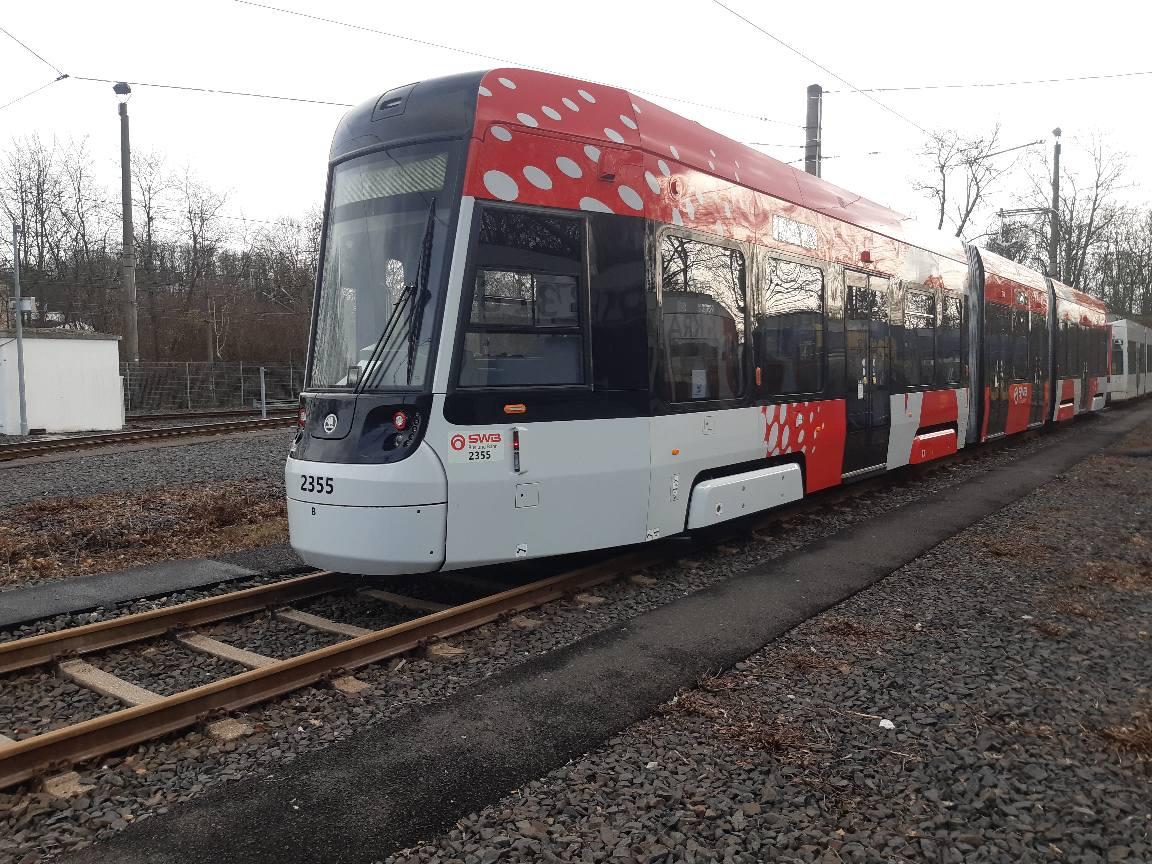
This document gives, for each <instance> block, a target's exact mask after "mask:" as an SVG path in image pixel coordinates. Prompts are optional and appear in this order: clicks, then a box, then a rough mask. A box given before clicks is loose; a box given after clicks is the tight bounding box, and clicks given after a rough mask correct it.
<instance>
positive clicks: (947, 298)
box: [936, 290, 968, 389]
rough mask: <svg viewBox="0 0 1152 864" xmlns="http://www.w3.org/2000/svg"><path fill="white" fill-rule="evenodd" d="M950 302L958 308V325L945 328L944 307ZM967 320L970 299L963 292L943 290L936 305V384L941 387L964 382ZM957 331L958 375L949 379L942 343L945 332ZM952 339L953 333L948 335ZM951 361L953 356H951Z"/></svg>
mask: <svg viewBox="0 0 1152 864" xmlns="http://www.w3.org/2000/svg"><path fill="white" fill-rule="evenodd" d="M949 303H951V304H953V305H954V306H955V307H956V310H957V316H956V327H955V328H954V329H953V328H948V329H947V330H946V329H945V328H944V307H945V306H947V305H948V304H949ZM967 320H968V300H967V298H966V297H965V296H964V295H963V294H957V293H955V292H953V291H947V290H944V291H941V292H940V297H939V303H938V304H937V306H936V386H937V387H941V388H948V389H950V388H953V387H960V386H962V385H963V383H964V364H965V363H966V362H967V354H966V351H965V348H966V346H967V344H968V343H967V332H968V328H967ZM953 332H954V333H955V339H956V355H955V363H956V377H955V379H954V380H952V379H949V377H948V373H947V371H946V370H947V369H948V363H945V362H942V358H941V350H940V343H941V341H942V336H943V334H945V333H947V334H952V333H953ZM948 338H949V339H951V338H952V337H951V335H949V336H948ZM949 362H951V357H949Z"/></svg>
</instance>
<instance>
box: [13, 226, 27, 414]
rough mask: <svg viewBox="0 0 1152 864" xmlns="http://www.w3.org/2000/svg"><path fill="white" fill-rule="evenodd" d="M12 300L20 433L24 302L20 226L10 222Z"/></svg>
mask: <svg viewBox="0 0 1152 864" xmlns="http://www.w3.org/2000/svg"><path fill="white" fill-rule="evenodd" d="M12 300H13V304H12V305H13V306H14V307H15V312H16V377H17V380H18V382H19V383H18V384H17V389H18V390H19V393H20V434H21V435H27V434H28V400H27V397H26V394H25V392H24V302H23V299H22V298H21V297H20V226H19V225H17V224H16V223H15V222H13V223H12Z"/></svg>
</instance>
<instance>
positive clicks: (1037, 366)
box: [1028, 312, 1048, 381]
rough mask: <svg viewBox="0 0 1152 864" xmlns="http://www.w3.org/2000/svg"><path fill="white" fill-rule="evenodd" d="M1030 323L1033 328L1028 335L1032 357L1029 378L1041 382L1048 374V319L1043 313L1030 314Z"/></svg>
mask: <svg viewBox="0 0 1152 864" xmlns="http://www.w3.org/2000/svg"><path fill="white" fill-rule="evenodd" d="M1028 323H1029V325H1030V327H1031V328H1032V329H1031V331H1030V332H1029V334H1028V346H1029V354H1030V355H1031V357H1032V365H1031V369H1030V370H1029V376H1028V377H1029V378H1030V379H1031V380H1034V381H1039V380H1040V379H1041V378H1043V377H1044V376H1045V375H1047V374H1048V319H1047V318H1046V317H1045V315H1044V313H1043V312H1029V313H1028Z"/></svg>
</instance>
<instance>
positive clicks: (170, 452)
mask: <svg viewBox="0 0 1152 864" xmlns="http://www.w3.org/2000/svg"><path fill="white" fill-rule="evenodd" d="M291 441H292V436H291V435H290V434H289V433H287V432H284V431H282V430H277V431H275V432H259V433H246V434H245V435H244V436H242V437H240V436H237V437H221V438H206V439H202V440H199V441H196V442H189V443H181V444H176V445H165V446H157V447H143V448H136V449H131V450H119V449H117V450H114V451H95V452H92V451H89V452H80V453H76V454H74V455H69V456H68V458H63V459H52V460H48V459H45V460H41V461H36V462H29V463H23V464H20V465H12V466H3V465H0V481H2V482H0V507H6V506H11V505H13V504H20V503H23V502H25V501H35V500H38V499H43V498H60V497H66V496H84V495H99V494H101V493H105V492H128V491H133V490H137V489H160V488H166V487H170V486H180V485H183V484H187V483H204V482H207V481H210V480H247V479H249V478H260V479H263V480H266V481H267V482H268V483H269V484H271V485H272V486H273V487H275V488H276V489H280V490H283V488H284V460H285V459H286V458H287V456H288V447H289V445H290V444H291Z"/></svg>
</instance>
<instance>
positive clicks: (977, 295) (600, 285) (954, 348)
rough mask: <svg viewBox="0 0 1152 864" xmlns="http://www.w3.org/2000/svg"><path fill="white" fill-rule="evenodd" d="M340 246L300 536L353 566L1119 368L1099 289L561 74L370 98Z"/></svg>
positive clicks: (699, 524)
mask: <svg viewBox="0 0 1152 864" xmlns="http://www.w3.org/2000/svg"><path fill="white" fill-rule="evenodd" d="M322 244H323V245H322V249H321V261H322V264H321V270H320V274H319V278H318V285H317V290H316V298H315V304H314V309H313V318H312V328H311V343H310V349H309V371H308V378H307V382H306V385H305V390H304V393H303V395H302V397H301V407H300V427H299V430H298V433H297V436H296V439H295V442H294V443H293V446H292V449H291V453H290V454H289V458H288V460H287V465H286V468H285V479H286V483H287V495H288V518H289V525H290V531H291V541H292V545H293V546H294V547H295V549H296V550H297V552H298V553H299V554H300V556H301V557H302V558H303V559H304V560H305V561H307V562H309V563H311V564H314V565H316V566H318V567H324V568H327V569H333V570H340V571H345V572H351V573H361V574H396V573H419V572H430V571H436V570H442V569H444V570H447V569H456V568H465V567H472V566H477V565H483V564H491V563H497V562H502V561H510V560H516V559H524V558H536V557H543V556H552V555H560V554H566V553H572V552H579V551H584V550H589V549H601V548H607V547H615V546H626V545H631V544H637V543H644V542H648V541H653V540H656V539H658V538H663V537H669V536H672V535H676V534H679V533H681V532H684V531H691V530H694V529H698V528H705V527H707V526H710V525H715V524H717V523H720V522H723V521H726V520H729V519H733V518H737V517H740V516H744V515H747V514H750V513H755V512H759V511H762V510H766V509H768V508H771V507H775V506H778V505H781V504H785V503H787V502H790V501H795V500H798V499H800V498H802V497H803V496H805V495H808V494H811V493H813V492H817V491H819V490H821V489H826V488H829V487H832V486H836V485H838V484H840V483H844V482H849V481H852V480H854V479H856V478H861V477H867V476H871V475H874V474H876V473H879V472H884V471H889V470H893V469H896V468H899V467H901V466H904V465H907V464H910V463H922V462H926V461H929V460H932V459H937V458H940V457H943V456H946V455H948V454H950V453H954V452H956V451H957V450H958V449H960V448H964V447H967V446H971V445H974V444H978V443H980V442H982V441H986V440H989V439H993V438H997V437H1000V436H1004V435H1010V434H1014V433H1018V432H1021V431H1023V430H1025V429H1030V428H1035V427H1038V426H1042V425H1045V424H1047V423H1053V422H1057V421H1062V420H1066V419H1068V418H1071V417H1074V416H1076V415H1078V414H1083V413H1086V412H1092V411H1098V410H1100V409H1101V408H1102V407H1103V405H1104V401H1105V399H1106V397H1107V396H1108V393H1109V388H1110V381H1109V374H1108V365H1109V351H1108V345H1109V336H1110V334H1111V333H1116V332H1118V331H1117V330H1116V328H1115V325H1114V324H1109V323H1108V322H1107V320H1106V313H1107V310H1106V309H1105V308H1104V307H1103V305H1102V304H1101V303H1100V302H1099V301H1097V300H1095V299H1094V298H1091V297H1089V296H1087V295H1084V294H1082V293H1080V292H1077V291H1075V290H1073V289H1072V288H1069V287H1067V286H1064V285H1060V284H1058V283H1055V282H1053V281H1051V280H1050V279H1048V278H1046V277H1045V276H1044V275H1043V274H1041V273H1038V272H1036V271H1033V270H1029V269H1028V268H1025V267H1022V266H1021V265H1019V264H1015V263H1013V262H1011V261H1008V260H1006V259H1004V258H1001V257H999V256H997V255H994V254H992V253H990V252H987V251H986V250H983V249H978V248H975V247H971V246H965V245H964V244H962V243H961V242H960V241H959V240H956V239H955V238H952V237H948V236H945V235H944V234H941V233H937V232H932V231H924V230H921V229H919V228H918V227H917V226H916V225H915V224H914V223H912V222H910V221H909V220H908V219H906V218H905V217H904V216H902V215H901V214H899V213H895V212H893V211H891V210H889V209H887V208H885V207H882V206H880V205H879V204H876V203H874V202H871V201H868V200H867V199H865V198H863V197H861V196H859V195H856V194H853V193H851V192H848V191H847V190H844V189H841V188H839V187H837V186H835V185H833V184H831V183H828V182H826V181H823V180H820V179H818V178H816V177H812V176H810V175H808V174H805V173H803V172H801V171H798V170H796V169H794V168H792V167H790V166H788V165H785V164H783V163H781V162H779V161H777V160H775V159H772V158H770V157H768V156H765V155H763V154H761V153H759V152H757V151H755V150H753V149H751V148H749V147H746V146H744V145H742V144H739V143H737V142H734V141H732V140H730V139H728V138H725V137H723V136H721V135H719V134H717V133H714V132H711V131H710V130H708V129H706V128H704V127H703V126H700V125H699V124H697V123H694V122H691V121H689V120H687V119H685V118H683V117H680V116H678V115H677V114H675V113H673V112H671V111H668V110H666V109H664V108H661V107H659V106H657V105H654V104H652V103H651V102H648V101H646V100H644V99H641V98H640V97H638V96H636V95H634V94H630V93H628V92H626V91H624V90H621V89H617V88H613V87H608V86H604V85H598V84H592V83H588V82H583V81H579V80H575V79H571V78H565V77H560V76H555V75H550V74H546V73H541V72H535V71H528V70H523V69H496V70H491V71H487V72H483V73H475V74H468V75H457V76H453V77H447V78H440V79H435V80H430V81H423V82H420V83H417V84H411V85H408V86H405V87H401V88H397V89H394V90H390V91H388V92H386V93H384V94H383V95H382V96H380V97H379V98H376V99H373V100H372V101H370V102H367V103H365V104H363V105H361V106H359V107H358V108H355V109H353V110H351V111H349V113H348V114H347V115H346V116H345V117H344V118H343V119H342V120H341V122H340V124H339V127H338V128H337V130H336V133H335V136H334V139H333V143H332V149H331V160H330V173H329V180H328V188H327V194H326V201H325V217H324V228H323V237H322ZM1117 392H1118V391H1113V393H1114V394H1115V393H1117Z"/></svg>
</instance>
